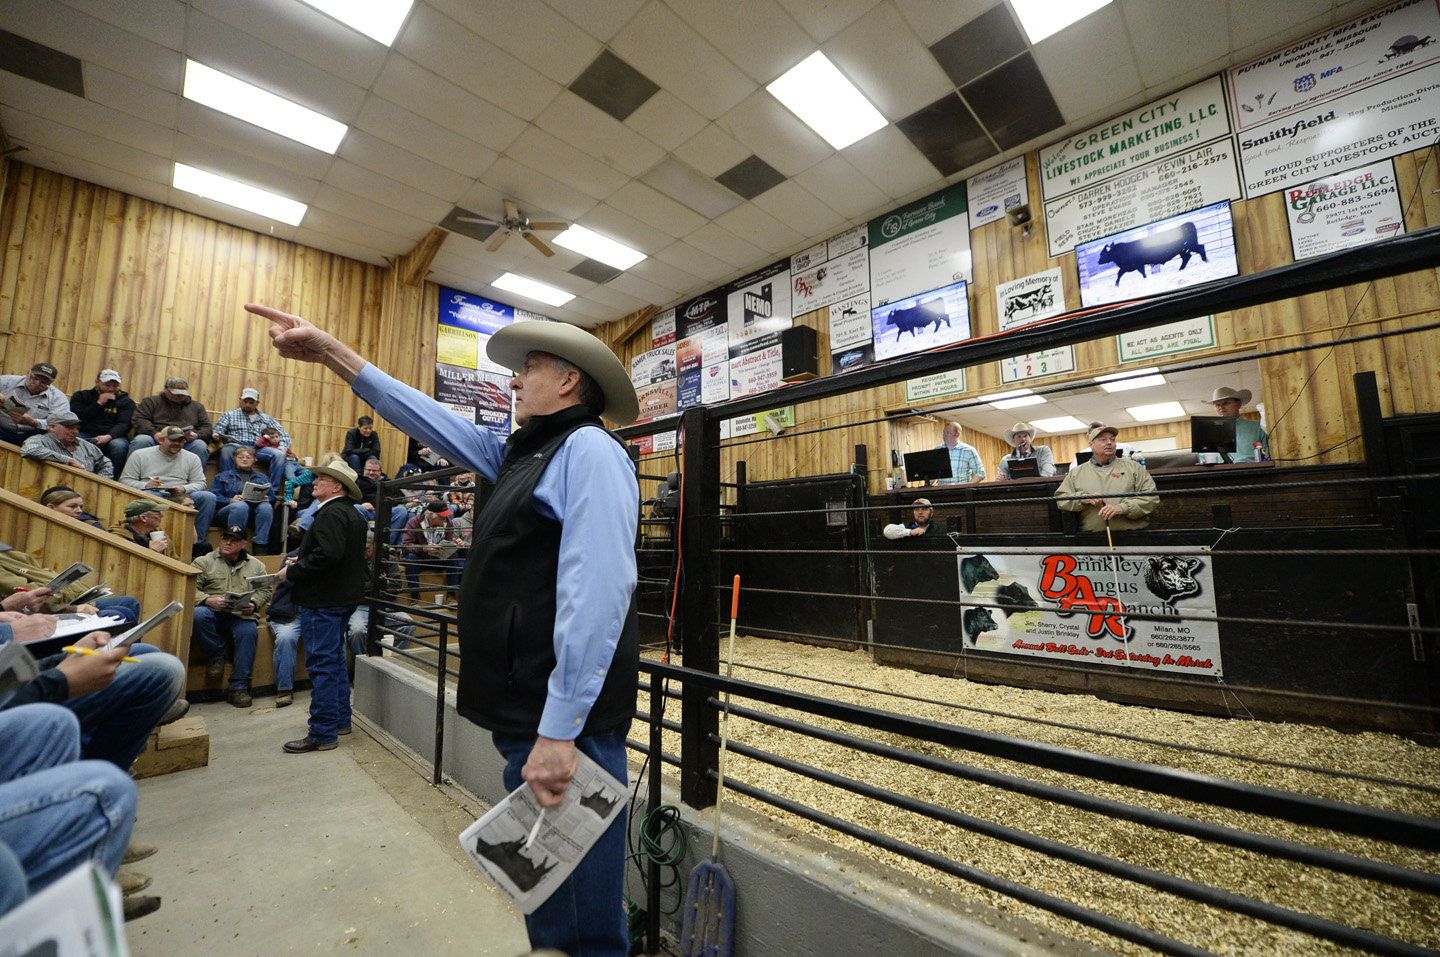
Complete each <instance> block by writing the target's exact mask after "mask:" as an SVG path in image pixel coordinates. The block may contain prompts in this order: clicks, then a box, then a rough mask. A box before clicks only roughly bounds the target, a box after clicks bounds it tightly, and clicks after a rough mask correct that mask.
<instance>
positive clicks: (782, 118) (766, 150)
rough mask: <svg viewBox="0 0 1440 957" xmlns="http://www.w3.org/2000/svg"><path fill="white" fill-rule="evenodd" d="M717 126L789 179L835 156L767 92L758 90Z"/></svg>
mask: <svg viewBox="0 0 1440 957" xmlns="http://www.w3.org/2000/svg"><path fill="white" fill-rule="evenodd" d="M715 124H716V125H717V126H719V127H720V128H721V129H723V130H725V131H727V132H728V133H730V134H731V135H732V136H734V137H735V139H737V140H739V141H740V142H741V143H742V144H743V145H745V146H747V147H749V148H750V151H751V152H753V153H754V154H755V155H756V156H759V157H760V158H761V159H763V160H764V161H765V162H766V163H768V164H770V165H771V166H773V167H774V168H775V169H777V170H779V171H780V172H781V173H783V174H785V175H786V176H794V175H795V174H796V173H798V172H800V171H801V170H805V169H809V168H810V167H812V166H814V165H815V164H816V163H818V162H820V161H821V160H822V159H824V158H825V157H827V156H832V155H834V153H835V150H834V148H833V147H831V146H830V144H829V143H827V142H825V141H824V140H823V139H821V138H820V136H819V134H817V133H816V132H815V131H814V130H812V129H810V127H808V126H806V125H805V124H804V122H802V121H801V119H800V118H799V117H798V116H796V115H795V114H794V113H791V112H790V111H789V110H788V109H786V108H785V106H784V105H783V104H781V102H780V101H779V100H777V99H775V97H773V96H771V95H770V93H769V92H768V91H766V90H756V91H755V92H754V93H752V94H750V95H749V96H747V97H746V98H745V100H744V102H742V103H741V104H740V105H738V106H736V107H735V109H733V110H731V111H730V112H729V113H726V114H725V115H724V116H722V117H720V119H718V120H716V121H715Z"/></svg>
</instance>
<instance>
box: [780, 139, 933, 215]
mask: <svg viewBox="0 0 1440 957" xmlns="http://www.w3.org/2000/svg"><path fill="white" fill-rule="evenodd" d="M905 145H906V146H909V145H910V144H909V143H906V144H905ZM925 168H926V170H928V171H929V174H930V176H931V177H933V176H934V175H935V170H933V169H931V168H930V164H929V163H926V164H925ZM754 203H755V206H756V208H757V209H760V210H761V211H763V212H766V213H769V214H770V215H771V216H774V217H775V218H776V219H778V220H780V222H782V223H784V224H786V225H787V226H789V227H790V228H792V229H794V230H796V231H798V232H799V233H800V234H801V235H803V236H808V237H811V238H815V237H819V236H825V235H829V234H830V233H832V232H835V231H836V230H838V229H839V228H840V227H841V226H842V225H844V223H845V217H843V216H841V215H840V214H839V213H837V212H835V210H833V209H831V208H830V207H829V206H827V205H825V204H824V203H822V202H820V200H818V199H816V198H815V197H814V196H812V195H811V194H810V193H809V192H807V191H806V190H805V189H804V188H802V187H801V186H799V185H798V184H797V183H795V182H794V181H793V180H787V181H785V182H783V183H781V184H780V185H779V186H776V187H775V188H774V189H772V190H769V191H768V192H766V193H765V194H764V195H763V196H757V197H755V199H754Z"/></svg>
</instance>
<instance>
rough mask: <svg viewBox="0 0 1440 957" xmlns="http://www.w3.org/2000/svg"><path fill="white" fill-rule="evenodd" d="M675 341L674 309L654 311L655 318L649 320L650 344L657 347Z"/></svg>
mask: <svg viewBox="0 0 1440 957" xmlns="http://www.w3.org/2000/svg"><path fill="white" fill-rule="evenodd" d="M674 341H675V310H674V309H666V310H665V311H664V312H661V313H656V315H655V318H654V319H651V320H650V346H651V348H659V347H660V346H668V345H669V344H670V343H672V342H674Z"/></svg>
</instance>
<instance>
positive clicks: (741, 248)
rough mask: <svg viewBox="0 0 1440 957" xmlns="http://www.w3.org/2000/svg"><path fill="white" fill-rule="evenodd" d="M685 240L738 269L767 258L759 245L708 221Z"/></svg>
mask: <svg viewBox="0 0 1440 957" xmlns="http://www.w3.org/2000/svg"><path fill="white" fill-rule="evenodd" d="M685 241H686V242H688V243H690V244H691V245H693V246H694V247H695V248H697V249H699V250H700V251H701V252H705V253H709V254H710V255H712V256H714V257H715V258H716V259H719V260H720V261H721V262H726V263H729V264H730V265H731V266H734V267H735V268H736V269H750V268H752V267H753V266H756V265H758V264H759V262H760V260H762V259H764V258H765V251H764V250H763V249H761V248H760V247H759V246H755V245H753V244H751V243H748V242H746V241H745V240H743V239H741V238H740V237H739V236H736V235H735V234H734V233H732V232H730V231H728V230H726V229H723V228H721V227H720V226H717V225H716V224H715V223H706V224H705V225H704V226H701V227H700V228H699V229H697V230H695V232H693V233H691V234H690V235H689V236H688V237H686V240H685Z"/></svg>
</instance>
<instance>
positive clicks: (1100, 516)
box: [1055, 422, 1160, 532]
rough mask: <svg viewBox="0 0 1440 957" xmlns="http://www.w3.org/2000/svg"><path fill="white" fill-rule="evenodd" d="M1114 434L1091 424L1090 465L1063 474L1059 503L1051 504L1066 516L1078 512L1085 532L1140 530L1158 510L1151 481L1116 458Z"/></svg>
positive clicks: (1132, 465) (1088, 433)
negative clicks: (1065, 513) (1063, 479)
mask: <svg viewBox="0 0 1440 957" xmlns="http://www.w3.org/2000/svg"><path fill="white" fill-rule="evenodd" d="M1118 434H1119V433H1118V431H1117V430H1116V429H1115V428H1114V427H1113V426H1109V425H1105V424H1103V423H1101V422H1091V423H1090V428H1089V430H1088V431H1086V433H1085V438H1086V439H1087V440H1088V441H1089V442H1090V451H1091V452H1092V453H1093V454H1092V455H1091V457H1090V461H1088V462H1086V463H1085V464H1084V465H1079V466H1075V467H1073V468H1071V469H1070V471H1068V472H1066V473H1065V481H1063V482H1061V483H1060V487H1059V488H1058V489H1056V490H1055V495H1056V497H1057V498H1060V499H1061V500H1060V501H1058V502H1056V503H1055V504H1056V505H1057V506H1058V507H1059V508H1061V509H1063V510H1065V511H1067V512H1079V513H1080V527H1081V528H1083V529H1084V530H1085V531H1087V532H1100V531H1104V530H1106V529H1107V528H1113V529H1116V530H1117V531H1118V530H1123V529H1129V528H1144V527H1145V526H1146V525H1149V524H1150V514H1151V513H1152V512H1154V511H1155V509H1157V508H1159V507H1160V497H1159V496H1158V495H1155V494H1154V492H1155V480H1154V479H1152V478H1151V477H1150V473H1149V472H1147V471H1145V466H1143V465H1141V464H1140V463H1139V462H1137V461H1136V460H1134V459H1128V458H1121V457H1120V456H1119V455H1118V454H1117V448H1116V442H1115V439H1116V436H1117V435H1118ZM1065 496H1081V497H1078V498H1068V499H1066V498H1065Z"/></svg>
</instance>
